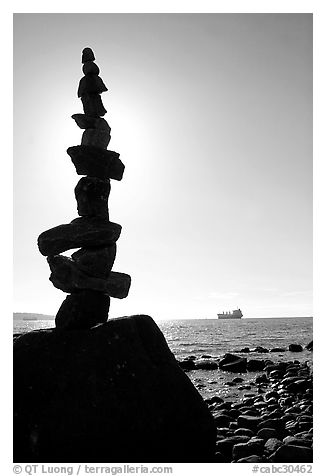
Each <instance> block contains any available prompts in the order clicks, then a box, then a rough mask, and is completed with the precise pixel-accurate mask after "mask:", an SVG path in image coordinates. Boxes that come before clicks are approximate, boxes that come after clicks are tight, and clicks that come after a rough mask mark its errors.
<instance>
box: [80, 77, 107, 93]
mask: <svg viewBox="0 0 326 476" xmlns="http://www.w3.org/2000/svg"><path fill="white" fill-rule="evenodd" d="M107 90H108V88H107V87H106V86H105V84H104V82H103V80H102V78H100V77H99V76H97V75H96V74H87V76H83V77H82V78H81V80H80V81H79V86H78V92H77V95H78V97H79V98H80V97H81V96H83V95H84V94H101V93H104V92H105V91H107Z"/></svg>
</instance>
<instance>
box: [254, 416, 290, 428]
mask: <svg viewBox="0 0 326 476" xmlns="http://www.w3.org/2000/svg"><path fill="white" fill-rule="evenodd" d="M261 428H274V429H275V430H277V431H283V430H284V422H283V421H282V420H280V419H279V418H271V419H269V418H268V419H267V420H263V421H262V422H261V423H259V425H258V430H260V429H261Z"/></svg>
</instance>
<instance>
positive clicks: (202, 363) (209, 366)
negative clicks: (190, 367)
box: [196, 359, 218, 370]
mask: <svg viewBox="0 0 326 476" xmlns="http://www.w3.org/2000/svg"><path fill="white" fill-rule="evenodd" d="M196 369H202V370H214V369H218V365H217V363H216V362H214V361H213V360H207V359H205V360H197V361H196Z"/></svg>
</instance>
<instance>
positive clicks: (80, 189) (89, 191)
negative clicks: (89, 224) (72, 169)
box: [75, 177, 111, 217]
mask: <svg viewBox="0 0 326 476" xmlns="http://www.w3.org/2000/svg"><path fill="white" fill-rule="evenodd" d="M110 190H111V185H110V181H109V180H101V179H99V178H97V177H83V178H81V179H80V180H79V182H78V183H77V185H76V187H75V197H76V200H77V210H78V215H81V216H102V217H108V216H109V210H108V198H109V194H110Z"/></svg>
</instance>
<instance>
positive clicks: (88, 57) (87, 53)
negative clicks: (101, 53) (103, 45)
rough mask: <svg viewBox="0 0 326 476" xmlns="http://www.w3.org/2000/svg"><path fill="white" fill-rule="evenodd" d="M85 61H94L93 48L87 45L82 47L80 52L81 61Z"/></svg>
mask: <svg viewBox="0 0 326 476" xmlns="http://www.w3.org/2000/svg"><path fill="white" fill-rule="evenodd" d="M86 61H95V56H94V53H93V50H92V49H91V48H88V47H87V48H84V49H83V52H82V63H86Z"/></svg>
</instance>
